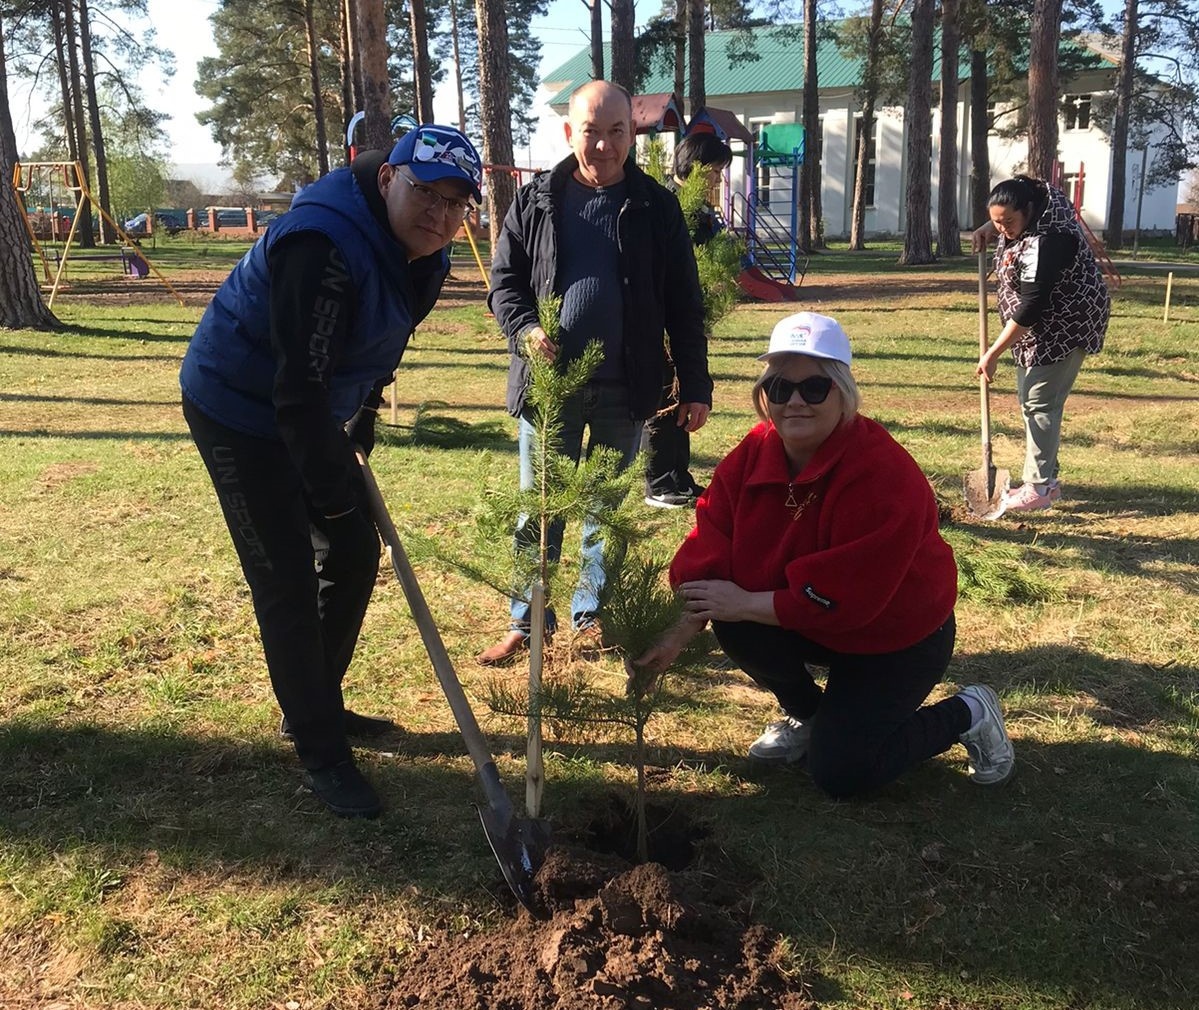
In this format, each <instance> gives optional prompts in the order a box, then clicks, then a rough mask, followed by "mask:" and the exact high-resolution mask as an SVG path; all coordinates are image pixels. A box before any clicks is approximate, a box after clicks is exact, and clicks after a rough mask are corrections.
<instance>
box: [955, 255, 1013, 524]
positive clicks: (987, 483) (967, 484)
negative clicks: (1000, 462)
mask: <svg viewBox="0 0 1199 1010" xmlns="http://www.w3.org/2000/svg"><path fill="white" fill-rule="evenodd" d="M987 347H988V340H987V251H986V249H982V250H980V251H979V254H978V353H979V356H980V357H981V356H982V355H983V354H985V353H986V351H987ZM978 399H979V404H980V406H981V413H982V449H983V465H982V466H980V467H979V468H978V469H977V470H972V471H971V472H970V473H968V474H966V476H965V477H963V478H962V493H963V494H964V495H965V496H966V504H967V505H968V506H970V511H971V512H973V513H974V514H975V515H976V516H978V517H979V518H980V519H998V518H999V517H1000V516H1001V515H1003V511H1004V509H1005V508H1006V505H1005V504H1004V496H1005V495H1006V494H1007V493H1008V490H1009V489H1010V488H1011V486H1012V476H1011V474H1009V473H1008V472H1007V471H1006V470H996V469H995V464H994V463H992V462H991V384H990V383H989V382H987V377H986V376H985V375H980V376H979V377H978Z"/></svg>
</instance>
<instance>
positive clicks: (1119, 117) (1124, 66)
mask: <svg viewBox="0 0 1199 1010" xmlns="http://www.w3.org/2000/svg"><path fill="white" fill-rule="evenodd" d="M1137 21H1138V14H1137V0H1125V3H1124V35H1123V37H1122V41H1121V45H1120V69H1119V71H1118V72H1117V75H1116V115H1115V121H1114V122H1113V124H1112V179H1111V189H1110V196H1109V198H1108V207H1107V231H1106V232H1105V233H1104V240H1105V241H1106V242H1107V247H1108V248H1109V249H1121V248H1123V246H1124V190H1125V186H1126V182H1125V175H1126V172H1127V168H1128V121H1129V119H1130V117H1131V115H1132V85H1133V79H1134V78H1135V76H1136V65H1137V56H1136V53H1137Z"/></svg>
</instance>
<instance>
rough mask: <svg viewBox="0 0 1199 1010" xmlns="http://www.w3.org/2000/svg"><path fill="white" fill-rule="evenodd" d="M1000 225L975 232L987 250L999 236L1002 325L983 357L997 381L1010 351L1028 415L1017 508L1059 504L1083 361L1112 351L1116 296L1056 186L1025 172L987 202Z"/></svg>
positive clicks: (978, 246)
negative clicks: (1062, 459)
mask: <svg viewBox="0 0 1199 1010" xmlns="http://www.w3.org/2000/svg"><path fill="white" fill-rule="evenodd" d="M987 207H988V208H989V213H990V217H991V219H990V220H989V221H988V222H987V223H986V224H984V225H982V226H981V227H980V228H978V229H976V230H975V231H974V233H973V242H972V245H973V249H974V251H975V252H979V251H980V250H982V249H985V248H986V246H987V245H988V244H990V242H991V241H993V240H994V239H996V238H998V240H999V244H998V246H997V248H996V250H995V276H996V279H997V285H998V294H999V317H1000V319H1001V320H1002V321H1003V329H1002V331H1001V332H1000V334H999V336H998V337H997V338H996V339H995V342H994V343H993V344H991V346H990V348H989V349H988V350H986V351H985V352H983V353H982V354H981V355H980V356H979V359H978V366H977V368H976V369H975V374H976V375H979V376H985V377H986V379H987V381H988V382H990V381H991V380H992V379H993V378H994V377H995V368H996V366H997V365H998V363H999V358H1000V355H1002V354H1003V352H1004V351H1006V350H1007V349H1008V348H1009V347H1010V348H1011V351H1012V357H1013V358H1014V359H1015V361H1016V396H1017V398H1018V399H1019V401H1020V409H1021V411H1022V412H1023V414H1024V431H1025V455H1024V483H1023V484H1022V485H1021V486H1020V487H1018V488H1016V490H1014V491H1011V492H1009V493H1008V495H1007V496H1006V497H1005V499H1004V509H1005V510H1006V511H1008V512H1029V511H1034V510H1037V509H1047V508H1050V507H1051V506H1052V505H1053V503H1054V502H1055V501H1057V500H1058V499H1059V498H1060V497H1061V495H1062V488H1061V484H1060V483H1059V481H1058V458H1057V457H1058V448H1059V446H1060V444H1061V437H1062V413H1063V411H1064V409H1065V405H1066V397H1067V396H1069V395H1070V390H1071V388H1073V386H1074V380H1075V379H1076V378H1077V377H1078V370H1079V368H1081V367H1082V361H1083V358H1085V357H1086V356H1087V355H1088V354H1097V353H1098V352H1099V351H1100V350H1101V349H1102V348H1103V338H1104V336H1105V335H1106V333H1107V321H1108V317H1109V316H1110V315H1111V299H1110V298H1109V296H1108V291H1107V285H1106V284H1104V282H1103V275H1102V274H1101V273H1100V270H1099V264H1098V263H1097V262H1096V261H1095V255H1094V253H1092V252H1091V247H1090V244H1089V243H1088V242H1087V239H1086V236H1085V235H1084V234H1083V232H1082V228H1081V227H1080V226H1079V223H1078V219H1077V216H1076V215H1075V212H1074V207H1073V206H1072V205H1071V204H1070V201H1069V200H1068V199H1066V196H1065V194H1064V193H1062V192H1061V191H1060V190H1058V189H1055V188H1054V187H1053V186H1050V185H1048V184H1047V183H1044V182H1042V181H1041V180H1040V179H1032V178H1030V177H1028V176H1025V175H1018V176H1016V177H1015V178H1012V179H1008V180H1006V181H1004V182H1001V183H999V185H997V186H996V187H995V188H994V189H993V190H991V195H990V196H989V197H988V199H987Z"/></svg>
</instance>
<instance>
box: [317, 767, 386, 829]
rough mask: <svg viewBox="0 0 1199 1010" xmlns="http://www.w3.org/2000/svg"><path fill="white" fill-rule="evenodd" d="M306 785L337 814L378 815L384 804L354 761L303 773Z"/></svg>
mask: <svg viewBox="0 0 1199 1010" xmlns="http://www.w3.org/2000/svg"><path fill="white" fill-rule="evenodd" d="M304 784H305V785H306V786H308V788H309V789H311V790H312V792H313V793H314V794H315V795H316V797H317V798H318V799H319V800H320V801H321V802H322V803H324V804H325V806H327V807H328V808H329V809H330V810H332V811H333V813H335V814H337V816H338V817H378V816H379V814H380V813H382V811H383V803H382V801H381V800H380V799H379V794H378V793H377V792H375V787H374V786H372V785H371V784H370V783H369V782H367V780H366V778H365V777H364V776H363V774H362V772H360V771H359V770H358V766H357V765H355V764H354V762H353V761H340V762H338V763H337V764H335V765H327V766H326V767H324V768H309V769H307V770H305V772H304Z"/></svg>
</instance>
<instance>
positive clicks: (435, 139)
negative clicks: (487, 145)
mask: <svg viewBox="0 0 1199 1010" xmlns="http://www.w3.org/2000/svg"><path fill="white" fill-rule="evenodd" d="M412 160H413V161H414V162H416V163H417V164H422V165H425V164H430V163H432V162H437V163H439V164H442V165H448V166H450V167H451V168H456V169H457V170H458V171H459V172H461V173H462V174H463V175H465V176H468V177H469V178H470V179H471V180H472V181H473V182H474V183H475V185H478V184H479V180H480V179H481V178H482V177H483V173H482V170H481V169H480V167H479V163H478V161H477V160H476V159H475V158H474V156H473V154H472V152H470V151H469V150H467V149H466V148H465V147H463V146H462V145H461V144H460V143H458V142H457V140H456V138H453V137H450V138H448V139H445V140H443V139H442V138H441V137H439V136H438V135H437V134H435V133H433V132H432V131H429V130H422V131H421V132H420V133H418V134H417V136H416V143H415V146H414V147H413V150H412Z"/></svg>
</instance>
